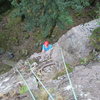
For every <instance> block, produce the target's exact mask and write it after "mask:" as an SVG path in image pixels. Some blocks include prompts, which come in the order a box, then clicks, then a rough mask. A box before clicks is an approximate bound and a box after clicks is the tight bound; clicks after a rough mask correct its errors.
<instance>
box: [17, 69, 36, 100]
mask: <svg viewBox="0 0 100 100" xmlns="http://www.w3.org/2000/svg"><path fill="white" fill-rule="evenodd" d="M15 68H16V67H15ZM16 70H17V72H18V73H19V75H20V77H21V78H22V79H23V81H24V83H25V85H26V86H27V88H28V91H29V93H30V95H31V97H32V99H33V100H36V99H35V97H34V95H33V94H32V92H31V90H30V88H29V86H28V84H27V82H26V81H25V79H24V78H23V75H22V74H21V73H20V72H19V70H18V69H17V68H16Z"/></svg>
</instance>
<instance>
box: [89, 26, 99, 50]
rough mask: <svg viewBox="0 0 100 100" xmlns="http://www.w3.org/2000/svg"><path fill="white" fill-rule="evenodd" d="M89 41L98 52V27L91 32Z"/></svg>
mask: <svg viewBox="0 0 100 100" xmlns="http://www.w3.org/2000/svg"><path fill="white" fill-rule="evenodd" d="M90 41H91V44H92V45H93V47H94V48H95V50H97V51H100V27H98V28H96V29H95V30H94V31H93V34H92V35H91V37H90Z"/></svg>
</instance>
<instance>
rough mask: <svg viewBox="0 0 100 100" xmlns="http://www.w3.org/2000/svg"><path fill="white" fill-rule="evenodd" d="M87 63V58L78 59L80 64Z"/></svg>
mask: <svg viewBox="0 0 100 100" xmlns="http://www.w3.org/2000/svg"><path fill="white" fill-rule="evenodd" d="M87 63H88V58H83V59H80V64H82V65H84V64H87Z"/></svg>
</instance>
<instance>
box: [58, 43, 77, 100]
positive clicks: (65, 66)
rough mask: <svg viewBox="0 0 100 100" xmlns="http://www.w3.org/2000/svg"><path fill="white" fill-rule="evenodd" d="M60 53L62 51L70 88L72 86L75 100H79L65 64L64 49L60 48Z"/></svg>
mask: <svg viewBox="0 0 100 100" xmlns="http://www.w3.org/2000/svg"><path fill="white" fill-rule="evenodd" d="M58 46H59V44H58ZM59 47H60V46H59ZM60 51H61V56H62V59H63V63H64V67H65V69H66V73H67V77H68V80H69V83H70V86H71V88H72V92H73V95H74V99H75V100H78V99H77V96H76V93H75V90H74V87H73V85H72V81H71V78H70V76H69V73H68V69H67V67H66V63H65V59H64V55H63V51H62V48H61V47H60Z"/></svg>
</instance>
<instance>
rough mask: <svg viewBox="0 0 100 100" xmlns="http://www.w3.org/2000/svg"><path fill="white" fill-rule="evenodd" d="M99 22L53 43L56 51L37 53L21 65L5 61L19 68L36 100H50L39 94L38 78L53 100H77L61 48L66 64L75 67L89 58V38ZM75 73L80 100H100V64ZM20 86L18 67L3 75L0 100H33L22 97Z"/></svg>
mask: <svg viewBox="0 0 100 100" xmlns="http://www.w3.org/2000/svg"><path fill="white" fill-rule="evenodd" d="M99 20H100V19H98V20H94V21H91V22H89V23H86V24H84V25H79V26H77V27H74V28H72V29H71V30H70V31H68V33H67V34H65V35H63V36H62V37H61V38H60V39H59V41H58V42H57V43H55V44H54V48H53V49H52V50H50V51H47V52H45V53H34V54H33V55H32V56H31V57H29V58H28V59H26V60H25V61H24V60H20V61H19V62H18V63H15V62H11V61H6V60H4V61H2V62H3V63H4V64H8V65H10V66H16V67H17V69H18V70H19V71H20V73H21V74H22V75H23V77H24V79H25V80H26V82H27V84H28V85H29V88H30V89H31V90H32V92H33V94H34V95H35V97H36V98H38V99H37V100H51V99H50V96H48V95H47V94H44V95H45V96H46V99H44V97H43V93H44V92H42V93H40V91H41V88H42V89H43V87H42V85H41V84H40V83H39V80H38V78H36V75H37V76H38V77H39V79H40V80H41V82H43V84H44V86H45V87H46V88H47V89H48V90H53V91H51V95H52V96H53V97H54V100H66V99H67V100H74V96H73V94H72V87H71V85H70V84H69V80H68V77H67V75H66V73H65V69H64V64H63V62H62V55H61V48H62V51H63V53H64V57H65V61H66V64H70V65H76V64H77V63H78V62H79V59H80V58H83V57H86V56H88V55H89V52H90V51H91V50H92V47H91V45H90V43H89V37H90V35H91V34H92V31H93V29H95V28H96V27H99V25H98V24H97V22H98V21H99ZM98 57H99V55H98ZM29 65H31V67H30V66H29ZM72 71H73V72H70V73H69V76H70V78H71V80H72V84H73V87H74V89H75V92H76V95H77V98H78V100H100V62H96V63H89V64H88V65H86V66H85V65H79V66H75V67H74V68H73V70H72ZM33 72H34V73H35V74H36V75H35V74H34V73H33ZM20 85H22V86H23V85H25V83H24V81H23V79H22V78H21V76H20V74H19V73H18V71H17V70H16V68H15V67H14V68H13V69H12V70H11V71H9V72H7V73H5V74H3V75H1V76H0V100H31V99H30V98H31V96H29V95H28V92H26V94H25V95H23V94H22V95H21V94H20V92H19V89H20V88H19V86H20ZM40 95H42V97H43V98H41V96H40ZM58 97H59V98H58Z"/></svg>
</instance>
